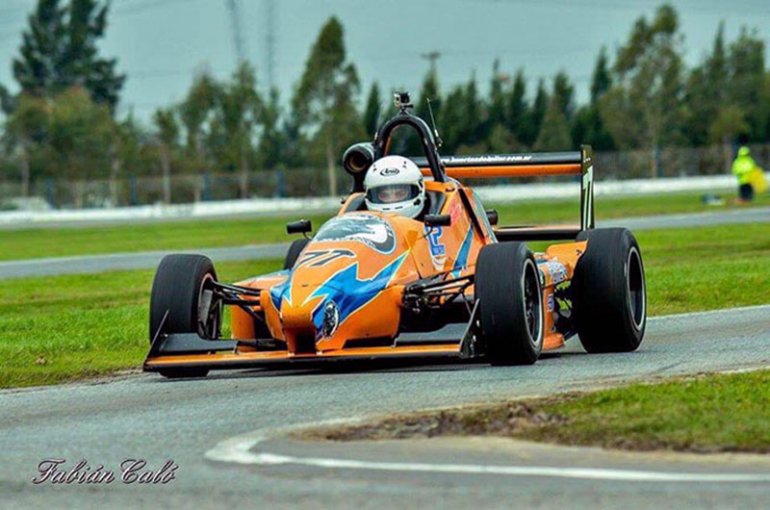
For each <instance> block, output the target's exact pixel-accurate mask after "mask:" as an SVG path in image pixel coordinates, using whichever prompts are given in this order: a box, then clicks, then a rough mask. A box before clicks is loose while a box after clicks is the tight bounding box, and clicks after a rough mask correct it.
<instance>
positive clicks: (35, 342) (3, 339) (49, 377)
mask: <svg viewBox="0 0 770 510" xmlns="http://www.w3.org/2000/svg"><path fill="white" fill-rule="evenodd" d="M280 264H281V262H280V261H277V260H275V261H259V262H254V261H251V262H237V263H223V264H218V265H217V272H218V274H219V276H220V278H222V279H223V280H224V281H234V280H238V279H240V278H242V277H244V276H245V275H250V274H260V273H266V272H269V271H273V270H275V269H278V268H280ZM153 273H154V271H152V270H147V271H118V272H110V273H100V274H94V275H68V276H57V277H53V278H27V279H19V280H8V281H4V282H2V285H0V309H2V310H3V313H2V314H0V387H2V388H8V387H15V386H32V385H40V384H53V383H58V382H62V381H67V380H73V379H80V378H83V377H89V376H95V375H100V374H106V373H110V372H114V371H116V370H120V369H126V368H131V367H138V366H139V365H140V364H141V361H142V359H144V356H145V354H146V353H147V348H148V346H149V340H148V335H149V333H148V305H149V292H150V287H151V285H152V277H153Z"/></svg>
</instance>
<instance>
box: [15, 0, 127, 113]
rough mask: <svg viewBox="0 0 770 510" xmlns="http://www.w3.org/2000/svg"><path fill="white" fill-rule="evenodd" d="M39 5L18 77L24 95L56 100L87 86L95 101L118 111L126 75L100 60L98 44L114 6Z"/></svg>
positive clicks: (84, 2) (92, 2) (79, 0)
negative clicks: (75, 88) (76, 88)
mask: <svg viewBox="0 0 770 510" xmlns="http://www.w3.org/2000/svg"><path fill="white" fill-rule="evenodd" d="M60 4H61V2H60V0H39V1H38V4H37V8H36V9H35V11H34V12H33V13H32V14H31V15H30V17H29V28H28V29H27V30H26V31H25V32H24V33H23V35H22V44H21V47H20V49H19V52H20V55H19V57H17V58H15V59H14V60H13V74H14V77H15V78H16V81H17V82H18V83H19V86H20V87H21V89H22V91H23V92H26V93H28V94H31V95H34V96H39V97H46V98H49V99H50V98H52V97H53V96H55V95H56V94H58V93H60V92H62V91H64V90H66V89H67V88H69V87H72V86H75V85H77V86H81V87H84V88H85V89H86V90H87V91H88V92H89V94H90V95H91V97H92V99H93V100H94V101H95V102H97V103H99V104H106V105H108V106H109V108H110V110H111V111H114V109H115V106H116V105H117V103H118V100H119V96H120V90H121V89H122V87H123V83H124V81H125V75H121V74H118V73H117V72H116V70H115V67H116V65H117V60H116V59H105V58H102V57H100V56H99V52H98V49H97V41H98V40H99V39H100V38H102V37H103V36H104V32H105V30H106V28H107V12H108V8H109V3H108V2H107V3H101V2H99V1H97V0H70V3H69V6H68V7H62V6H61V5H60Z"/></svg>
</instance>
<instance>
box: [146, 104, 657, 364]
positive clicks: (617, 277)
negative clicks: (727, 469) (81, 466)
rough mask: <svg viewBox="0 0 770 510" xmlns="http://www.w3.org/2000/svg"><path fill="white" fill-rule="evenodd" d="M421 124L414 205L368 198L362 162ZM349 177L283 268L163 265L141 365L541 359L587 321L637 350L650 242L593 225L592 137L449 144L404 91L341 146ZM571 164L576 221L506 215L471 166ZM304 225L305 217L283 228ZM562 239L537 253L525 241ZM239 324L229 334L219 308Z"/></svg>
mask: <svg viewBox="0 0 770 510" xmlns="http://www.w3.org/2000/svg"><path fill="white" fill-rule="evenodd" d="M396 129H411V130H414V131H415V132H416V134H417V135H418V137H419V139H420V140H421V141H422V149H423V150H424V157H421V158H415V159H413V161H414V163H416V164H417V165H418V166H419V167H420V170H421V172H422V173H423V175H424V176H425V183H424V184H425V190H426V197H427V198H426V202H427V203H426V204H425V209H424V212H423V213H422V214H421V215H420V216H418V217H417V218H416V219H412V218H407V217H403V216H398V215H395V214H387V213H386V214H383V213H381V212H372V211H368V210H367V208H366V202H365V201H364V186H363V182H364V174H365V173H366V171H367V169H368V168H369V167H370V166H371V164H372V163H373V162H374V161H376V160H378V159H380V158H382V157H384V156H386V155H388V151H389V149H390V146H391V143H390V142H391V136H392V134H393V133H394V131H395V130H396ZM343 166H344V168H345V170H346V171H347V172H348V173H349V174H350V175H351V177H352V181H353V186H352V191H351V193H350V195H349V196H348V197H347V198H346V199H345V200H344V202H343V204H342V207H341V209H340V211H339V213H338V214H337V215H336V216H334V217H332V218H331V219H330V220H328V221H327V222H326V223H325V224H324V225H323V226H322V227H321V228H320V229H319V230H318V231H317V233H316V234H315V235H314V236H313V237H312V238H303V239H298V240H296V241H294V242H293V243H292V244H291V247H290V248H289V250H288V253H287V255H286V260H285V264H284V268H283V269H282V270H280V271H277V272H274V273H271V274H267V275H263V276H257V277H254V278H248V279H245V280H243V281H240V282H238V283H235V284H227V283H223V282H220V281H219V280H218V279H217V273H216V271H215V269H214V266H213V264H212V262H211V261H210V260H209V259H208V258H207V257H204V256H201V255H189V254H180V255H169V256H167V257H165V258H164V259H163V261H162V262H161V263H160V266H159V267H158V270H157V273H156V275H155V280H154V282H153V287H152V296H151V304H150V344H151V345H150V350H149V353H148V355H147V358H146V360H145V362H144V370H146V371H157V372H160V373H161V374H162V375H164V376H167V377H199V376H204V375H205V374H206V373H208V371H209V370H210V369H217V368H219V369H225V368H245V367H254V366H262V365H265V364H268V363H273V362H284V363H285V362H300V361H306V360H316V361H318V360H333V359H352V358H359V359H366V358H375V357H400V356H428V357H436V356H454V357H458V358H466V359H467V358H477V357H485V358H486V359H487V360H488V361H489V362H490V363H492V364H500V365H502V364H531V363H534V362H535V361H536V360H537V359H538V357H539V356H540V354H541V352H543V351H550V350H555V349H558V348H559V347H561V346H562V345H563V344H564V342H565V340H566V339H568V338H570V337H572V336H574V335H576V334H577V335H578V336H579V338H580V341H581V343H582V345H583V347H584V348H585V349H586V350H587V351H588V352H592V353H594V352H624V351H633V350H635V349H636V348H637V347H638V346H639V344H640V342H641V341H642V337H643V336H644V331H645V323H646V295H645V278H644V268H643V264H642V256H641V252H640V249H639V246H638V244H637V242H636V240H635V238H634V236H633V235H632V234H631V232H629V231H628V230H626V229H618V228H612V229H594V207H593V161H592V154H591V149H590V147H588V146H583V147H582V148H581V150H580V151H575V152H559V153H538V154H503V155H497V154H495V155H480V156H462V157H449V158H442V157H441V156H440V155H439V153H438V147H437V144H436V142H435V138H434V135H433V133H432V132H431V129H430V128H429V127H428V125H427V124H426V123H425V122H424V121H423V120H422V119H420V118H419V117H416V116H414V115H413V114H412V113H410V112H409V110H408V107H407V105H401V108H400V111H399V112H398V113H397V114H396V115H395V116H394V117H392V118H391V119H389V120H388V121H386V122H385V123H384V124H383V125H382V126H381V127H380V128H379V130H378V131H377V133H376V135H375V138H374V141H373V142H372V143H362V144H356V145H354V146H352V147H350V148H349V149H348V150H347V151H346V152H345V154H344V156H343ZM553 175H574V176H576V177H577V178H576V180H578V181H579V182H580V190H581V191H580V193H581V194H580V209H581V215H580V223H579V225H575V226H574V227H565V226H557V227H547V226H546V227H542V226H541V227H533V226H510V227H503V226H497V213H496V212H495V211H492V210H485V209H484V207H483V205H482V203H481V200H480V199H479V197H478V195H477V194H476V193H474V190H473V189H471V188H469V187H467V186H464V185H463V184H462V183H461V181H462V180H463V179H468V178H473V179H483V178H501V177H526V176H553ZM287 230H288V231H289V233H301V234H304V235H307V233H308V232H310V230H311V225H310V222H308V221H304V220H300V221H297V222H293V223H290V224H289V225H288V226H287ZM548 240H550V241H556V242H555V244H551V245H550V246H548V247H547V248H546V249H545V251H543V252H538V253H533V252H532V251H531V250H530V249H529V248H528V246H527V244H526V241H548ZM225 306H228V307H230V311H231V314H230V317H231V318H230V332H231V333H230V338H229V339H223V338H221V336H222V335H221V329H222V325H223V317H224V313H223V310H224V307H225Z"/></svg>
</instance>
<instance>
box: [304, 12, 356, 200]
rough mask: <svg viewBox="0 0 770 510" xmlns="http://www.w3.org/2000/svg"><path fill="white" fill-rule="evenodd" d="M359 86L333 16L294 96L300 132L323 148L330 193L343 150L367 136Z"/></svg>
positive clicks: (321, 36)
mask: <svg viewBox="0 0 770 510" xmlns="http://www.w3.org/2000/svg"><path fill="white" fill-rule="evenodd" d="M359 88H360V85H359V81H358V74H357V72H356V68H355V66H354V65H353V64H351V63H347V62H346V56H345V43H344V40H343V29H342V25H341V24H340V22H339V20H338V19H337V18H336V17H331V18H330V19H329V20H328V21H327V22H326V23H325V24H324V26H323V27H322V28H321V32H320V34H319V35H318V38H317V39H316V41H315V43H314V44H313V46H312V48H311V49H310V55H309V56H308V59H307V61H306V62H305V70H304V72H303V73H302V78H301V79H300V82H299V85H298V87H297V89H296V91H295V94H294V97H293V99H292V109H293V112H294V115H295V119H294V122H295V123H296V125H297V126H298V127H299V128H300V130H301V131H300V133H301V132H302V131H304V132H305V134H306V136H307V135H310V136H312V138H313V143H314V148H316V149H321V151H320V152H321V153H322V159H324V160H325V161H326V167H327V172H328V177H329V194H330V195H336V194H337V174H336V168H337V161H338V160H339V155H340V153H341V152H342V150H343V149H344V148H345V147H346V146H347V145H348V144H350V143H351V142H353V141H355V140H356V139H360V138H362V136H363V134H362V131H363V129H362V128H361V126H362V123H361V121H360V119H359V117H358V112H357V111H356V107H355V104H356V100H357V97H358V93H359ZM351 128H352V129H351Z"/></svg>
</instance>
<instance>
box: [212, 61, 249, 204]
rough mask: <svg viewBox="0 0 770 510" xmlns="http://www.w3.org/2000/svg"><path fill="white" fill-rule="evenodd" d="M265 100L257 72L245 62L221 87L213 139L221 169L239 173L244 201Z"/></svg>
mask: <svg viewBox="0 0 770 510" xmlns="http://www.w3.org/2000/svg"><path fill="white" fill-rule="evenodd" d="M261 109H262V98H261V97H260V96H259V93H258V92H257V80H256V76H255V74H254V69H253V68H252V67H251V66H250V65H249V64H248V63H247V62H243V63H241V64H240V65H239V66H238V69H236V71H235V72H234V73H233V76H232V78H231V79H230V81H229V82H228V83H226V84H224V85H222V86H220V87H217V91H216V96H215V103H214V113H213V119H212V122H211V127H210V133H209V137H210V139H211V140H212V142H213V145H214V148H215V150H216V153H217V155H218V158H217V159H218V162H219V164H220V166H222V167H225V168H231V169H238V170H239V179H238V187H239V192H240V196H241V198H248V196H249V167H250V164H249V162H250V160H251V159H253V154H252V152H253V146H252V138H253V136H254V128H255V127H256V125H257V123H258V122H259V119H260V117H261Z"/></svg>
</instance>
